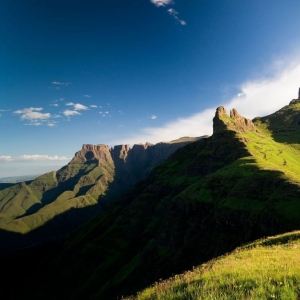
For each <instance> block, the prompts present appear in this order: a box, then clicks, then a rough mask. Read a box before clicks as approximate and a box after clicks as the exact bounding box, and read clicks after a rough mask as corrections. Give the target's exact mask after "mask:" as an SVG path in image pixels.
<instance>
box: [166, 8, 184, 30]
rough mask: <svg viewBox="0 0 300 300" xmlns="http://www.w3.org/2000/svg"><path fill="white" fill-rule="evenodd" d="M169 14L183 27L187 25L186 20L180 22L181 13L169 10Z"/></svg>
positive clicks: (172, 9)
mask: <svg viewBox="0 0 300 300" xmlns="http://www.w3.org/2000/svg"><path fill="white" fill-rule="evenodd" d="M168 13H169V15H170V16H172V17H173V18H174V19H175V20H177V21H178V22H179V23H180V24H181V25H183V26H184V25H186V22H185V21H184V20H180V19H179V17H178V15H179V13H178V12H177V11H176V10H175V9H174V8H169V9H168Z"/></svg>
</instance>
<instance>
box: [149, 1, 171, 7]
mask: <svg viewBox="0 0 300 300" xmlns="http://www.w3.org/2000/svg"><path fill="white" fill-rule="evenodd" d="M150 2H151V3H153V4H154V5H155V6H157V7H160V6H167V5H170V4H174V1H173V0H150Z"/></svg>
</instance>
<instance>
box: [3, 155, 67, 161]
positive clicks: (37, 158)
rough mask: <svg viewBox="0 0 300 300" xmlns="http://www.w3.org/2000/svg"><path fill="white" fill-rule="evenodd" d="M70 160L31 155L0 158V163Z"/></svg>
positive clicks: (55, 156)
mask: <svg viewBox="0 0 300 300" xmlns="http://www.w3.org/2000/svg"><path fill="white" fill-rule="evenodd" d="M69 160H70V158H69V157H66V156H59V155H54V156H51V155H44V154H42V155H41V154H33V155H28V154H25V155H21V156H15V157H13V156H10V155H8V156H0V162H14V161H69Z"/></svg>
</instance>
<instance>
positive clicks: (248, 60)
mask: <svg viewBox="0 0 300 300" xmlns="http://www.w3.org/2000/svg"><path fill="white" fill-rule="evenodd" d="M299 12H300V2H299V0H251V1H236V0H223V1H212V0H205V1H204V0H174V1H172V0H160V1H159V0H109V1H108V0H98V1H96V0H85V1H83V0H72V1H71V0H64V1H61V0H60V1H58V0H43V1H36V0H14V1H11V0H2V1H1V7H0V14H1V18H0V140H1V143H0V177H9V176H20V175H30V174H42V173H45V172H48V171H51V170H57V169H59V168H60V167H61V166H63V165H65V164H67V163H68V162H69V161H70V159H71V158H72V157H73V155H74V154H75V152H76V151H79V150H80V149H81V147H82V144H107V145H109V146H114V145H119V144H130V145H131V146H132V145H133V144H134V143H146V142H151V143H157V142H161V141H170V140H173V139H177V138H179V137H182V136H202V135H210V134H212V118H213V116H214V113H215V110H216V108H217V107H218V106H220V105H222V106H224V107H225V108H226V109H227V111H229V110H230V109H232V108H236V109H237V110H238V111H239V113H240V114H242V115H244V116H245V117H248V118H251V119H252V118H254V117H256V116H265V115H268V114H271V113H273V112H275V111H276V110H278V109H280V108H281V107H283V106H284V105H287V104H288V103H289V102H290V100H291V99H294V98H297V97H298V88H299V87H300V18H299Z"/></svg>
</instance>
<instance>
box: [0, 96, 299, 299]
mask: <svg viewBox="0 0 300 300" xmlns="http://www.w3.org/2000/svg"><path fill="white" fill-rule="evenodd" d="M299 121H300V99H295V100H292V101H291V102H290V104H289V105H287V106H285V107H283V108H282V109H280V110H279V111H277V112H275V113H274V114H272V115H270V116H266V117H262V118H256V119H254V120H252V121H251V120H249V119H246V118H244V117H242V116H241V115H239V114H238V112H237V111H236V110H235V109H233V110H231V111H230V114H229V115H228V114H227V113H226V110H225V108H224V107H218V108H217V110H216V114H215V117H214V119H213V135H212V136H211V137H208V138H203V139H200V140H198V141H195V142H193V143H189V144H187V145H186V146H184V147H181V148H179V149H177V150H176V151H175V152H174V153H173V154H171V155H170V156H169V158H168V159H166V160H165V161H164V162H163V163H161V164H159V165H157V166H156V167H154V168H153V169H152V171H151V172H150V174H149V175H148V176H146V177H145V178H144V179H143V180H141V181H139V182H138V183H137V184H135V185H134V187H133V188H132V189H129V190H128V191H127V192H126V194H125V195H123V196H122V197H120V200H119V201H117V202H115V203H112V204H110V205H107V206H106V207H105V208H104V209H103V211H102V213H101V214H99V215H97V216H96V217H95V218H93V219H92V220H91V221H90V222H88V223H86V224H85V225H84V226H82V227H80V228H79V229H78V230H77V231H75V232H74V233H73V234H72V235H71V236H69V237H68V238H67V239H66V240H65V241H62V242H57V243H53V244H48V245H44V246H41V247H32V248H29V249H27V250H26V251H21V252H18V253H15V254H14V253H12V254H9V255H3V256H2V257H1V258H0V265H1V267H2V272H3V274H5V278H4V279H2V281H1V282H0V285H1V286H2V290H3V291H4V290H5V287H6V286H7V285H8V284H9V283H11V282H18V289H15V290H9V293H10V296H11V297H13V298H14V299H16V298H18V297H24V296H26V295H28V296H30V297H31V298H34V299H41V298H42V297H45V296H46V297H47V298H49V299H73V298H74V299H121V298H122V296H127V295H130V294H134V293H136V292H138V291H139V290H141V289H143V288H145V287H147V286H149V285H151V284H153V283H154V282H155V281H158V280H160V279H161V278H168V277H169V276H171V275H172V274H178V273H181V272H183V271H185V270H191V269H193V267H194V266H197V265H199V264H202V263H204V262H207V261H208V260H210V259H213V258H216V257H218V256H219V255H224V254H225V253H227V252H229V251H232V250H233V249H235V248H236V247H238V246H241V245H243V244H245V243H248V242H251V241H253V240H255V239H258V238H262V237H265V236H271V235H276V234H280V233H284V232H289V231H292V230H296V229H299V227H300V209H299V208H300V206H299V205H300V202H299V199H300V175H299V174H300V122H299ZM98 147H103V146H98ZM143 148H145V146H144V147H143ZM158 148H159V147H158ZM136 149H137V150H138V149H140V148H139V147H137V148H136ZM137 150H136V151H137ZM107 151H109V150H108V149H107ZM157 151H158V150H157ZM101 153H104V152H101ZM105 153H108V152H105ZM110 153H113V155H111V156H109V155H104V154H103V157H100V152H97V151H96V150H95V148H93V147H92V146H85V147H84V148H83V150H82V152H80V153H78V154H77V155H75V158H74V161H73V162H71V163H70V164H69V165H68V166H66V167H65V169H62V170H61V171H59V175H56V176H55V177H54V178H60V182H62V184H64V182H65V181H67V180H68V179H67V178H71V177H70V176H71V175H67V174H77V173H78V171H76V170H78V165H80V166H81V167H82V168H83V166H84V168H85V169H83V170H86V171H82V172H83V173H82V175H83V174H84V172H87V173H89V174H94V173H93V172H95V171H92V170H90V169H89V168H93V170H94V169H95V168H97V167H99V166H98V162H99V161H100V166H102V168H103V169H104V168H105V172H106V173H105V172H104V170H103V171H102V173H96V174H98V175H97V176H96V175H95V176H94V177H92V178H94V180H95V181H99V180H100V179H101V178H102V177H104V178H107V179H106V180H107V181H109V180H110V178H111V177H109V176H110V174H112V173H113V172H112V169H111V168H110V166H111V164H110V163H109V161H110V159H114V162H115V170H117V169H118V170H120V173H119V174H122V176H120V177H119V178H118V180H115V181H114V182H115V183H116V187H118V186H119V183H120V182H123V181H124V180H125V179H127V178H128V180H131V178H132V177H130V175H129V173H128V170H127V167H125V166H124V164H123V163H122V164H121V166H119V167H118V163H119V162H122V161H123V162H124V159H125V160H126V161H128V162H129V161H130V160H131V164H132V166H135V167H137V166H139V165H143V164H142V162H145V161H147V160H146V159H143V160H142V162H140V161H139V160H137V161H136V160H135V159H134V158H133V157H132V158H129V154H128V151H127V148H126V146H123V147H121V146H119V147H117V148H115V149H113V151H112V150H111V152H110ZM143 153H144V152H143ZM156 153H159V151H158V152H156ZM97 155H98V156H99V157H98V158H97V157H96V156H97ZM110 157H111V158H110ZM138 157H139V158H140V157H141V156H140V155H139V156H138ZM155 157H156V156H155ZM100 158H101V159H100ZM105 159H107V163H106V164H104V163H103V162H105ZM85 160H86V161H85ZM101 161H103V162H102V165H101ZM134 162H136V163H134ZM94 163H96V166H94ZM92 166H94V167H92ZM143 169H144V168H143ZM71 170H73V171H71ZM80 170H81V169H80ZM133 170H135V169H134V168H133ZM72 172H73V173H72ZM99 174H103V175H101V176H100V175H99ZM132 174H135V175H134V176H137V174H138V173H134V172H133V173H132ZM144 174H145V173H144ZM47 176H50V175H47ZM47 176H46V177H45V180H43V181H42V182H44V185H46V183H47V184H49V182H50V183H51V182H52V181H51V180H50V179H47V178H48V177H47ZM105 176H106V177H105ZM63 178H66V179H65V180H63ZM72 178H73V177H72ZM78 178H81V179H80V182H85V183H86V185H81V186H80V187H79V186H77V187H78V189H76V184H77V183H78V181H76V184H75V185H74V184H72V186H75V187H73V193H75V196H76V195H77V193H79V194H78V195H77V197H90V196H88V195H89V194H88V192H89V186H90V184H91V180H92V179H90V177H88V178H86V177H84V176H80V177H78ZM95 178H96V179H95ZM135 178H137V177H135ZM46 179H47V180H46ZM72 180H75V179H72ZM67 182H68V181H67ZM130 182H133V181H130ZM100 183H101V181H100ZM100 183H99V185H100ZM70 186H71V185H70ZM94 186H95V184H94V185H93V187H94ZM40 187H41V188H42V187H43V184H41V185H40ZM66 187H67V185H66V186H64V189H66ZM22 188H24V190H25V189H26V187H25V186H23V187H22ZM82 188H83V189H82ZM74 190H75V191H74ZM53 191H55V190H53ZM124 191H125V190H124ZM109 192H110V188H109V189H108V190H106V191H105V193H107V195H108V196H109ZM11 193H13V192H11ZM62 195H63V194H62ZM72 195H73V194H72ZM83 195H84V196H83ZM91 195H92V191H91ZM91 197H92V196H91ZM101 197H102V196H101ZM101 197H100V199H98V200H100V201H99V202H100V203H101ZM72 199H75V198H72ZM85 199H86V198H85ZM108 199H109V198H108ZM45 207H46V206H45ZM45 226H46V225H44V226H43V227H45ZM59 229H60V230H63V229H64V228H63V226H62V225H60V227H59ZM26 236H28V235H25V237H26ZM17 237H18V235H17V234H15V238H17ZM296 238H297V239H298V236H297V237H296ZM284 240H285V243H286V244H289V243H288V239H287V240H286V239H285V238H284ZM286 241H287V242H286ZM296 246H297V245H296ZM275 251H276V250H275ZM266 259H268V257H266ZM272 263H273V261H272V258H270V261H269V265H272ZM229 267H230V268H235V265H229ZM10 270H26V275H24V272H21V271H20V272H10ZM287 272H288V271H287ZM10 273H11V275H10ZM227 279H228V277H224V280H223V281H221V282H219V283H216V284H217V285H219V286H216V289H215V290H217V288H222V285H223V286H224V284H226V280H227ZM266 280H269V281H272V280H273V278H270V277H268V278H267V279H266ZM286 282H290V281H286ZM291 282H292V284H293V285H294V286H295V287H296V288H297V287H299V280H298V277H297V276H294V277H293V278H292V281H291ZM183 284H184V285H185V287H186V288H187V289H188V288H189V286H188V285H189V282H185V283H183ZM250 284H253V285H255V284H256V283H255V282H250ZM278 284H279V283H278ZM284 284H285V283H284ZM232 288H233V289H234V288H236V287H234V286H232ZM174 291H175V290H174ZM298 293H299V289H298ZM178 295H179V294H178ZM245 297H246V296H245ZM258 298H259V297H258ZM269 298H270V299H271V298H272V297H271V296H270V297H269ZM154 299H155V298H154ZM159 299H163V296H161V297H160V298H159ZM170 299H173V298H172V297H170ZM174 299H182V298H181V297H180V296H178V297H177V298H176V297H174ZM219 299H222V298H219ZM287 299H289V298H288V297H287ZM292 299H293V298H292Z"/></svg>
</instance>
